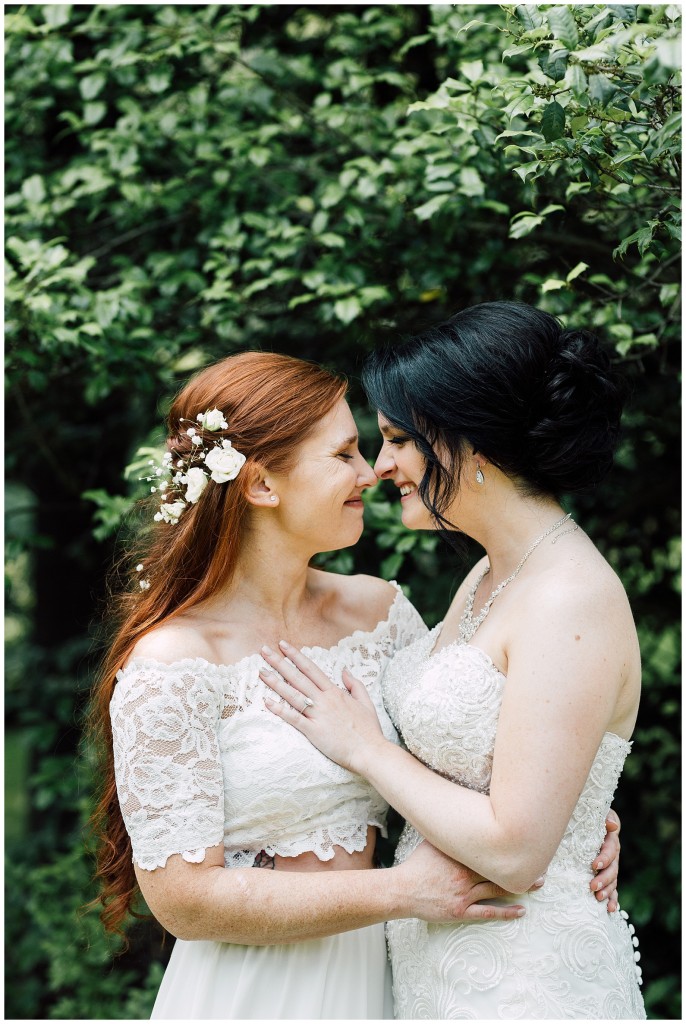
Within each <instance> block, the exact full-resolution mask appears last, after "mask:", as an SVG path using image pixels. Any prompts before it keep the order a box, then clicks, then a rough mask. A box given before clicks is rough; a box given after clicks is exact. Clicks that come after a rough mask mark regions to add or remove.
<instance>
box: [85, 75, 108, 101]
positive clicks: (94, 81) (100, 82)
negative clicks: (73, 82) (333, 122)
mask: <svg viewBox="0 0 686 1024" xmlns="http://www.w3.org/2000/svg"><path fill="white" fill-rule="evenodd" d="M105 82H106V78H105V76H104V75H103V74H102V72H100V71H99V72H97V73H96V74H94V75H86V77H85V78H82V79H81V81H80V82H79V92H80V93H81V96H82V97H83V99H84V100H93V99H95V97H96V96H97V95H98V93H99V92H102V90H103V87H104V85H105Z"/></svg>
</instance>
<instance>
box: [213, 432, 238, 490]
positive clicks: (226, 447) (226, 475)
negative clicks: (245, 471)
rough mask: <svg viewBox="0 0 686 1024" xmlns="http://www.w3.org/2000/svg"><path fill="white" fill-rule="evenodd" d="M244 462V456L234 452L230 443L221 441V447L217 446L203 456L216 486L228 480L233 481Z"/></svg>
mask: <svg viewBox="0 0 686 1024" xmlns="http://www.w3.org/2000/svg"><path fill="white" fill-rule="evenodd" d="M244 462H245V455H241V453H240V452H238V451H236V449H235V448H234V447H233V445H232V444H231V442H230V441H222V443H221V446H219V445H217V447H216V448H213V449H212V451H209V452H206V454H205V465H206V466H207V468H208V469H209V470H210V475H211V477H212V479H213V480H214V482H215V483H217V484H225V483H226V482H227V481H228V480H234V479H235V478H236V477H237V476H238V474H239V472H240V469H241V466H242V465H243V463H244Z"/></svg>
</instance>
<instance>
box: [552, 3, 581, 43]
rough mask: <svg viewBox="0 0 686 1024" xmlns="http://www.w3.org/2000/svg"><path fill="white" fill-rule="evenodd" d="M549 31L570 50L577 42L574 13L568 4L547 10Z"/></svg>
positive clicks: (577, 35) (577, 34)
mask: <svg viewBox="0 0 686 1024" xmlns="http://www.w3.org/2000/svg"><path fill="white" fill-rule="evenodd" d="M547 18H548V24H549V25H550V31H551V32H552V33H553V35H554V36H555V38H556V39H559V40H560V41H561V42H563V43H564V44H565V46H566V47H568V48H569V49H570V50H573V49H574V48H575V46H577V44H578V42H579V33H578V31H577V27H576V22H575V20H574V15H573V14H572V10H571V7H570V6H569V5H567V6H565V7H553V8H552V10H550V11H548V12H547Z"/></svg>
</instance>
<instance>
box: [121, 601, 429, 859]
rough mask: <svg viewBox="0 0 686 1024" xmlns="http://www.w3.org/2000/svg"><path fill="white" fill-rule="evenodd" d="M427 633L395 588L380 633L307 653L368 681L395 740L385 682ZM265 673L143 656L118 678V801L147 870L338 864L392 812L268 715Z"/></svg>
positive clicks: (327, 668) (252, 661) (335, 670)
mask: <svg viewBox="0 0 686 1024" xmlns="http://www.w3.org/2000/svg"><path fill="white" fill-rule="evenodd" d="M425 632H426V626H425V625H424V623H423V622H422V620H421V618H420V616H419V615H418V613H417V612H416V611H415V609H414V608H413V606H412V605H411V604H410V602H409V601H408V600H407V599H406V598H405V597H404V596H403V594H402V593H401V592H400V589H399V588H397V593H396V596H395V599H394V601H393V604H392V606H391V609H390V611H389V615H388V618H387V619H386V620H384V621H383V622H380V623H379V624H378V625H377V626H376V628H375V629H373V630H371V631H363V630H357V631H356V632H355V633H353V634H352V635H351V636H349V637H345V638H344V639H343V640H341V641H340V642H339V643H338V644H336V645H335V646H333V647H331V648H322V647H311V648H304V650H305V651H306V653H307V654H309V656H310V657H311V658H312V659H313V660H314V661H315V662H316V663H317V664H318V665H319V666H320V668H322V669H323V671H324V672H326V673H327V674H328V675H330V676H331V677H332V678H333V679H334V681H335V682H336V683H337V684H338V685H340V686H343V683H342V679H341V674H342V670H343V668H345V667H347V668H349V669H350V671H351V672H352V673H353V675H355V676H357V678H358V679H360V680H362V681H363V682H364V683H365V684H366V686H367V688H368V691H369V694H370V696H371V698H372V700H373V702H374V704H375V706H376V708H377V712H378V714H379V718H380V721H381V725H382V728H383V730H384V733H385V735H386V736H387V737H388V738H389V739H393V740H395V739H397V734H396V732H395V729H394V728H393V725H392V723H391V721H390V719H389V717H388V715H387V714H386V712H385V711H384V708H383V703H382V699H381V684H380V677H381V674H382V672H383V670H384V668H385V666H386V664H387V663H388V661H389V659H390V658H392V656H393V655H394V654H395V653H396V651H398V650H400V649H401V648H402V647H404V646H406V645H407V644H408V643H410V642H411V641H412V640H414V639H416V638H417V637H418V636H421V635H422V634H424V633H425ZM264 667H265V662H264V661H263V660H262V658H261V657H260V655H259V654H254V655H249V656H248V657H245V658H243V659H241V660H240V661H239V662H237V663H236V664H234V665H215V664H210V663H209V662H207V661H205V660H204V659H202V658H191V659H186V660H183V661H177V662H174V663H173V664H165V663H163V662H159V661H156V660H152V659H147V658H137V659H133V660H132V661H131V662H130V663H129V664H128V665H127V666H126V668H125V669H122V670H121V671H120V672H119V673H118V677H117V679H118V681H117V685H116V686H115V690H114V695H113V698H112V702H111V705H110V716H111V722H112V730H113V735H114V759H115V773H116V779H117V792H118V796H119V802H120V806H121V809H122V814H123V816H124V821H125V823H126V828H127V831H128V833H129V835H130V836H131V841H132V846H133V856H134V860H135V861H136V863H137V864H138V865H139V866H140V867H142V868H145V869H147V870H153V869H154V868H157V867H163V866H164V865H165V864H166V862H167V858H168V857H169V856H171V855H172V854H175V853H178V854H181V856H182V857H183V858H184V859H185V860H188V861H193V862H201V861H202V860H203V859H204V857H205V851H206V849H207V848H208V847H212V846H216V845H218V844H220V843H223V845H224V861H225V864H226V866H227V867H251V866H252V865H253V863H254V860H255V857H256V856H257V855H258V854H259V853H260V851H264V852H265V853H266V854H267V855H268V856H270V857H271V856H274V855H275V854H279V855H281V856H284V857H295V856H297V855H298V854H300V853H304V852H306V851H312V852H314V853H315V854H316V855H317V857H319V859H320V860H330V859H331V858H332V857H333V856H334V853H335V850H334V847H335V846H341V847H342V848H343V849H345V850H346V851H348V852H349V853H352V852H354V851H359V850H363V849H364V847H365V845H366V841H367V826H368V825H375V826H377V827H379V828H380V829H382V830H383V829H384V828H385V819H386V814H387V811H388V805H387V804H386V802H385V801H384V800H383V799H382V798H381V797H380V796H379V794H378V793H377V792H376V791H375V790H374V789H372V787H371V786H370V785H369V783H367V782H366V781H365V780H364V779H362V778H360V777H359V776H357V775H353V774H352V773H351V772H348V771H347V770H346V769H344V768H341V767H339V766H338V765H336V764H334V763H333V762H332V761H330V760H329V759H328V758H327V757H325V756H324V755H323V754H321V753H320V752H319V751H318V750H317V749H316V748H315V747H313V746H312V745H311V744H310V743H309V741H308V740H306V739H305V737H304V736H302V735H301V734H300V733H299V732H298V731H297V730H295V729H293V728H292V726H290V725H287V724H286V723H285V722H282V721H281V719H279V718H277V717H276V716H275V715H274V714H272V713H271V712H270V711H268V710H267V708H266V707H265V706H264V702H263V699H264V697H265V696H273V693H272V691H270V690H269V689H268V688H267V687H266V686H265V684H264V683H263V682H262V681H261V679H260V678H259V676H258V671H259V669H260V668H264Z"/></svg>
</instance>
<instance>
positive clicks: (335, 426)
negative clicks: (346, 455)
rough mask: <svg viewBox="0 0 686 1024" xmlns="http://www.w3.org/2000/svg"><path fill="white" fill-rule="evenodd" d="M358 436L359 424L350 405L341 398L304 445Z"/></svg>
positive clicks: (340, 440)
mask: <svg viewBox="0 0 686 1024" xmlns="http://www.w3.org/2000/svg"><path fill="white" fill-rule="evenodd" d="M356 437H357V425H356V423H355V420H354V419H353V414H352V413H351V411H350V406H349V405H348V403H347V402H346V400H345V399H344V398H341V399H340V400H339V401H338V402H336V404H335V405H334V407H333V409H330V410H329V411H328V412H327V413H326V415H325V416H322V418H321V419H320V420H319V422H318V423H317V426H316V427H315V428H314V430H313V431H312V433H311V434H310V436H309V437H308V438H307V439H306V440H305V441H304V442H303V446H304V447H308V446H320V445H321V444H330V443H333V444H336V443H340V442H343V441H345V440H350V439H352V438H356Z"/></svg>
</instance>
